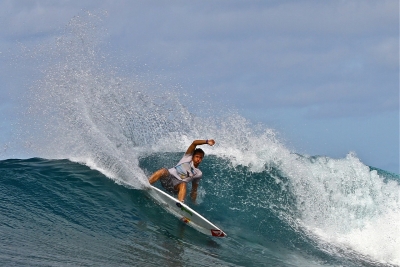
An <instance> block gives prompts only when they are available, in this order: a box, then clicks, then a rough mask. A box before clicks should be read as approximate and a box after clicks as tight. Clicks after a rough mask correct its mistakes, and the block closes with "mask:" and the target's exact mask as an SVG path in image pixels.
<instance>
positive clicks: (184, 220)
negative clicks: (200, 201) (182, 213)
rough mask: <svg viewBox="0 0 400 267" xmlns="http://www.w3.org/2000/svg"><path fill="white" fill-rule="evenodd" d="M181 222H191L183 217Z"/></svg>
mask: <svg viewBox="0 0 400 267" xmlns="http://www.w3.org/2000/svg"><path fill="white" fill-rule="evenodd" d="M181 221H182V222H184V223H188V222H190V220H189V219H188V218H186V217H182V218H181Z"/></svg>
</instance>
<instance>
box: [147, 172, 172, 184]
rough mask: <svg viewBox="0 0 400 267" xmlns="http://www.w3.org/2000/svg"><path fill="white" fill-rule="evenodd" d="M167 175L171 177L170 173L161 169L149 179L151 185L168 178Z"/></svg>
mask: <svg viewBox="0 0 400 267" xmlns="http://www.w3.org/2000/svg"><path fill="white" fill-rule="evenodd" d="M167 175H169V172H168V170H167V169H165V168H163V169H160V170H158V171H156V172H155V173H153V174H152V175H151V176H150V178H149V183H150V184H154V183H155V182H157V181H158V180H160V178H162V177H166V176H167Z"/></svg>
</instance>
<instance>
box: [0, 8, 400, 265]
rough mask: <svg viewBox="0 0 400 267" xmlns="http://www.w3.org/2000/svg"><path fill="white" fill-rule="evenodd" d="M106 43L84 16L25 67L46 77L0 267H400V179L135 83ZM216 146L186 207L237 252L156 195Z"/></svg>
mask: <svg viewBox="0 0 400 267" xmlns="http://www.w3.org/2000/svg"><path fill="white" fill-rule="evenodd" d="M103 32H104V31H103V29H102V27H101V16H98V15H95V14H92V13H88V14H86V15H84V16H76V17H74V18H73V19H72V20H71V21H70V23H69V24H68V25H67V26H66V28H65V29H64V30H63V31H62V32H61V33H60V36H59V37H58V38H57V39H56V40H54V42H51V43H45V44H40V45H38V46H35V47H29V48H24V49H25V50H24V51H23V53H22V54H21V57H22V58H24V57H25V58H26V61H24V62H26V64H29V65H30V66H31V65H34V66H35V68H36V69H37V70H38V72H39V74H40V75H39V74H38V78H37V80H35V81H34V82H32V84H30V85H28V87H29V89H27V93H26V95H24V96H21V99H20V103H21V107H20V108H19V114H17V115H16V116H18V118H19V120H18V123H17V124H16V125H15V126H14V127H15V133H14V135H13V136H14V139H13V140H12V141H10V143H8V144H5V145H4V146H3V149H2V150H1V152H0V266H282V267H283V266H307V267H309V266H346V267H351V266H400V178H399V175H398V174H392V173H389V172H386V171H385V170H380V169H376V168H374V167H373V166H367V165H365V164H364V163H363V162H362V161H361V160H360V159H359V158H358V157H357V155H356V153H355V152H349V153H348V154H347V155H346V156H345V157H343V158H339V159H334V158H329V157H326V156H310V155H303V154H300V153H297V152H296V151H294V150H293V149H292V148H291V147H290V146H288V145H286V144H285V141H283V140H281V139H280V137H279V133H277V132H276V131H275V130H274V129H271V128H269V127H268V126H265V125H261V124H254V123H252V122H250V121H248V120H247V119H246V118H244V117H243V116H241V115H240V114H239V112H237V111H235V110H234V109H232V108H230V107H224V106H222V104H221V105H219V106H218V107H215V106H213V105H212V104H210V103H206V102H202V103H197V101H196V99H194V98H193V97H192V96H190V95H187V94H185V90H184V88H180V87H179V86H176V87H173V86H169V85H164V84H161V83H160V82H159V80H157V77H152V75H151V73H148V74H147V75H144V76H141V75H134V74H131V75H127V73H126V72H127V70H126V69H125V68H124V62H123V61H121V62H119V61H118V60H117V59H112V58H111V59H110V58H108V57H107V55H104V54H103V53H102V46H103V45H104V44H102V41H101V40H102V38H101V36H102V33H103ZM32 62H34V63H32ZM116 62H117V63H120V64H117V65H118V67H115V66H116ZM211 138H213V139H215V140H216V145H215V146H213V147H209V146H201V148H203V149H204V151H205V153H206V157H205V158H204V160H203V162H202V164H201V166H200V168H201V170H202V171H203V177H204V178H203V179H202V181H201V183H200V187H199V194H198V202H197V204H194V203H191V202H190V200H189V199H188V200H187V201H186V202H187V203H188V204H189V205H190V206H191V207H192V208H194V209H195V210H196V211H198V212H199V213H200V214H202V215H203V216H204V217H206V218H207V219H209V220H210V221H211V222H213V223H214V224H216V225H217V226H219V227H220V228H221V229H223V230H224V232H226V233H227V235H228V236H227V237H226V238H213V237H209V236H206V235H203V234H201V233H199V232H197V231H196V230H194V229H192V228H190V227H188V226H187V225H185V224H183V223H182V222H180V221H179V220H178V219H176V218H175V217H174V216H172V215H171V214H169V213H168V212H167V211H166V210H164V209H163V208H162V207H160V206H159V205H157V204H156V203H154V201H153V200H152V199H151V198H149V196H148V195H147V193H146V188H147V187H148V185H149V184H148V181H147V179H148V176H149V175H151V173H152V172H154V171H155V170H157V169H159V168H162V167H168V168H169V167H172V166H174V164H176V163H177V162H178V161H179V159H180V158H181V157H182V155H183V152H184V151H185V150H186V149H187V147H188V146H189V145H190V143H191V142H192V141H193V140H195V139H211ZM13 155H21V156H13ZM158 186H159V185H158Z"/></svg>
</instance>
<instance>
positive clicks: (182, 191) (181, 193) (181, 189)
mask: <svg viewBox="0 0 400 267" xmlns="http://www.w3.org/2000/svg"><path fill="white" fill-rule="evenodd" d="M175 189H176V190H178V200H179V201H181V202H183V201H184V200H185V196H186V183H180V184H178V185H176V186H175Z"/></svg>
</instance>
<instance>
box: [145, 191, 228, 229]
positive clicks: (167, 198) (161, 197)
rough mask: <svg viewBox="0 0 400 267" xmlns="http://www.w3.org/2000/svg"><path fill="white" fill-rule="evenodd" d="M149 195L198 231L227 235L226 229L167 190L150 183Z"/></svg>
mask: <svg viewBox="0 0 400 267" xmlns="http://www.w3.org/2000/svg"><path fill="white" fill-rule="evenodd" d="M147 192H148V193H149V195H150V196H151V197H152V198H153V199H154V200H155V201H156V202H157V203H158V204H160V205H161V206H162V207H163V208H165V209H166V210H167V211H168V212H169V213H171V214H172V215H174V216H175V217H177V218H178V219H180V220H181V221H182V222H184V223H186V224H187V225H189V226H191V227H193V228H194V229H196V230H197V231H199V232H201V233H203V234H206V235H209V236H215V237H225V236H226V234H225V233H224V231H222V230H221V229H219V228H218V227H217V226H215V225H214V224H212V223H211V222H210V221H208V220H207V219H206V218H204V217H203V216H201V215H200V214H199V213H197V212H196V211H194V210H193V209H192V208H190V207H189V206H188V205H186V204H185V203H182V202H180V201H179V200H178V199H176V198H174V197H173V196H171V195H169V194H167V193H166V192H164V191H162V190H160V189H158V188H157V187H154V186H152V185H150V188H149V190H147Z"/></svg>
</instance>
